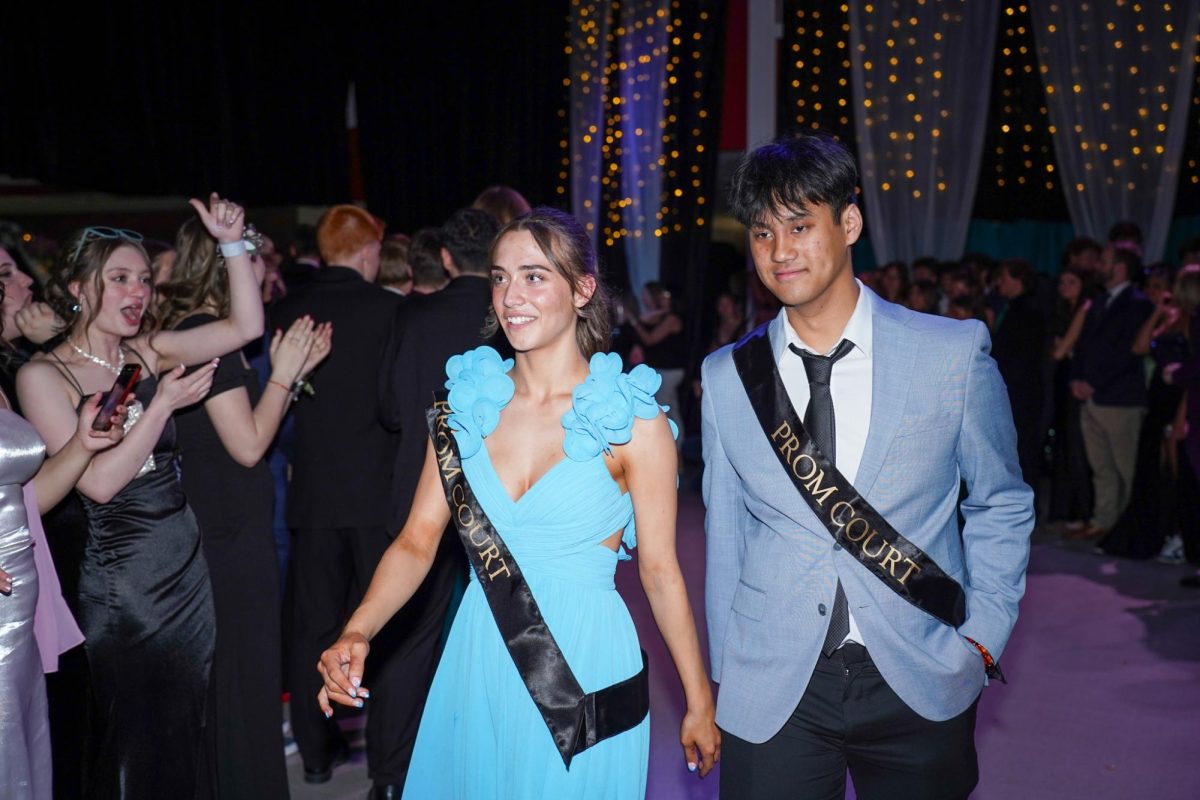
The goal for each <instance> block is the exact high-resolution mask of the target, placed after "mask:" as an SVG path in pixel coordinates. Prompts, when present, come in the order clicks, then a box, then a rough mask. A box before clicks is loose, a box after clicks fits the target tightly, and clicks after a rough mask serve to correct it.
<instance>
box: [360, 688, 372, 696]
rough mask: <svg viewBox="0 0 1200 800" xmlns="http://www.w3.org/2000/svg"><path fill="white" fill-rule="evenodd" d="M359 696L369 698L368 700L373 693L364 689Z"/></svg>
mask: <svg viewBox="0 0 1200 800" xmlns="http://www.w3.org/2000/svg"><path fill="white" fill-rule="evenodd" d="M359 694H361V695H362V696H363V697H367V698H369V697H370V696H371V693H370V692H369V691H367V690H366V689H362V690H361V691H359Z"/></svg>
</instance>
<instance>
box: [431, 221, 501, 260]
mask: <svg viewBox="0 0 1200 800" xmlns="http://www.w3.org/2000/svg"><path fill="white" fill-rule="evenodd" d="M499 232H500V223H499V222H497V221H496V218H495V217H493V216H492V215H491V214H489V213H487V212H486V211H483V210H481V209H478V208H460V209H459V210H458V211H455V212H454V213H453V214H451V215H450V219H448V220H446V224H445V225H443V226H442V231H441V233H442V246H443V247H445V248H446V249H447V250H449V251H450V257H451V258H453V259H454V264H455V266H457V267H458V271H459V272H469V273H471V274H474V275H487V274H488V272H490V271H491V269H492V264H491V259H489V258H488V251H489V250H490V249H491V247H492V240H493V239H495V238H496V234H497V233H499Z"/></svg>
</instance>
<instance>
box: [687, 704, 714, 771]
mask: <svg viewBox="0 0 1200 800" xmlns="http://www.w3.org/2000/svg"><path fill="white" fill-rule="evenodd" d="M714 714H715V712H714V709H713V707H712V706H709V707H708V709H707V710H706V711H702V712H700V711H691V710H689V711H688V712H687V713H686V714H684V716H683V723H682V724H681V725H680V726H679V742H680V744H682V745H683V757H684V759H685V760H686V761H687V765H688V771H689V772H695V771H696V769H697V768H699V770H700V777H701V778H703V777H705V776H707V775H708V773H709V772H711V771H712V768H713V764H715V763H717V762H718V761H720V760H721V732H720V731H719V730H717V723H716V719H715V716H714Z"/></svg>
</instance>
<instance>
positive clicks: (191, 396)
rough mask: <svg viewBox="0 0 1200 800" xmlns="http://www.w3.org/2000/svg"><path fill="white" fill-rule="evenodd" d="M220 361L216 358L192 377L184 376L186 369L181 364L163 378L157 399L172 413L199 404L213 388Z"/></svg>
mask: <svg viewBox="0 0 1200 800" xmlns="http://www.w3.org/2000/svg"><path fill="white" fill-rule="evenodd" d="M219 361H220V359H217V358H214V359H213V360H212V361H210V362H208V363H207V364H205V365H204V366H202V367H200V368H199V369H197V370H196V371H195V372H193V373H192V374H191V375H184V367H183V365H182V364H180V365H179V366H178V367H176V368H175V369H173V370H171V371H170V372H168V373H166V374H165V375H163V376H162V379H161V380H160V381H159V383H158V392H156V393H155V399H156V400H158V399H161V400H162V402H164V403H165V404H166V406H167V408H169V409H170V410H172V411H178V410H179V409H181V408H187V407H188V406H190V405H195V404H196V403H199V402H200V401H201V400H203V399H204V398H205V397H207V396H208V390H209V389H211V388H212V384H213V373H214V372H216V369H217V364H218V362H219Z"/></svg>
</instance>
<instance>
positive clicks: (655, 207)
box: [618, 0, 670, 297]
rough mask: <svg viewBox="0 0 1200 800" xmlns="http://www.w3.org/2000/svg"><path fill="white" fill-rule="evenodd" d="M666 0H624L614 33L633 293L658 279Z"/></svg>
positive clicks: (624, 212) (627, 253)
mask: <svg viewBox="0 0 1200 800" xmlns="http://www.w3.org/2000/svg"><path fill="white" fill-rule="evenodd" d="M669 13H670V2H669V0H624V2H622V3H621V30H622V35H621V36H620V38H619V39H618V46H619V52H620V64H619V66H620V73H619V74H620V80H621V107H620V113H621V142H620V145H619V150H620V154H621V193H622V198H623V199H622V203H623V206H624V207H623V208H622V212H621V216H622V219H623V220H624V227H625V230H626V231H627V234H626V237H625V260H626V262H627V265H628V269H629V286H630V288H631V289H632V290H633V292H634V296H635V297H637V296H638V293H639V292H640V291H641V288H642V286H643V285H645V284H646V283H647V282H649V281H654V280H658V276H659V274H660V272H661V270H660V263H659V259H660V257H661V254H662V241H661V239H660V238H659V236H657V235H656V231H657V230H658V229H659V227H660V226H661V225H662V208H661V194H662V167H661V165H660V164H659V158H660V157H661V156H662V151H663V141H662V137H663V130H664V128H665V127H666V119H665V114H664V112H663V96H664V93H665V89H666V66H667V57H668V56H667V53H668V47H667V26H668V25H669V24H670V17H669Z"/></svg>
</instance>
